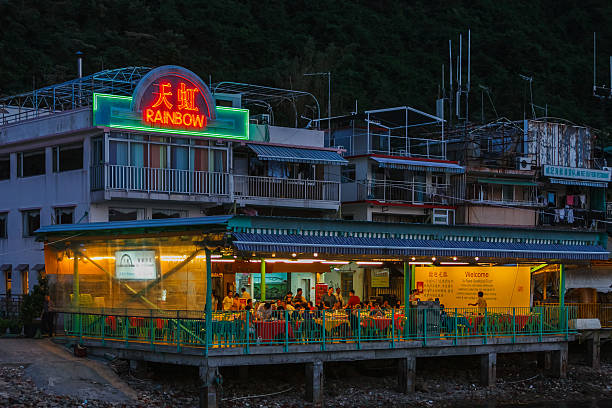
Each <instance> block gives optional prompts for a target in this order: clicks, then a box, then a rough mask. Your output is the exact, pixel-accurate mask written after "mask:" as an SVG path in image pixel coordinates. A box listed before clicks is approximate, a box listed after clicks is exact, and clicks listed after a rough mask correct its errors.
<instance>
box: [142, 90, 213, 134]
mask: <svg viewBox="0 0 612 408" xmlns="http://www.w3.org/2000/svg"><path fill="white" fill-rule="evenodd" d="M157 86H158V88H159V92H154V93H153V94H154V95H156V99H155V102H153V104H152V105H150V106H149V107H148V108H145V109H144V110H143V121H144V122H146V123H150V124H158V125H162V126H170V127H172V126H177V127H183V128H185V127H186V128H195V129H202V128H204V127H205V126H206V124H207V121H208V117H207V116H206V115H203V114H200V107H199V106H198V105H197V104H196V95H197V93H198V92H200V90H199V89H198V88H188V87H187V85H186V84H185V83H184V82H180V83H179V84H178V87H177V91H176V101H174V100H172V99H171V98H170V97H172V96H173V92H172V91H173V90H172V88H173V86H172V83H170V82H162V83H160V84H158V85H157ZM173 102H176V104H175V105H173ZM162 105H163V106H162ZM173 106H176V107H175V108H174V109H173ZM190 111H191V112H190Z"/></svg>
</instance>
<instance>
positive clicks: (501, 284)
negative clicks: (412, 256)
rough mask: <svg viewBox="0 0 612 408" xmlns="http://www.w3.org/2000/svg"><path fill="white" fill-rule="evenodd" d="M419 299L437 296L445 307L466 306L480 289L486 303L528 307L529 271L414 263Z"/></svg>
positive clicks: (510, 268) (511, 268)
mask: <svg viewBox="0 0 612 408" xmlns="http://www.w3.org/2000/svg"><path fill="white" fill-rule="evenodd" d="M415 285H416V287H415V289H417V290H418V291H419V293H418V295H417V298H419V299H420V300H435V299H436V298H438V299H440V303H441V304H443V305H444V306H445V307H447V308H453V307H468V303H476V299H477V297H478V292H479V291H482V292H483V293H484V299H485V300H486V301H487V306H488V307H528V306H529V302H530V271H529V267H525V266H490V267H488V266H454V267H439V266H430V267H417V268H416V270H415Z"/></svg>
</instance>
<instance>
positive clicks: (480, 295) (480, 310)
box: [468, 291, 487, 313]
mask: <svg viewBox="0 0 612 408" xmlns="http://www.w3.org/2000/svg"><path fill="white" fill-rule="evenodd" d="M468 306H478V313H484V311H485V309H486V308H487V301H486V300H485V298H484V293H482V291H480V292H478V298H477V299H476V303H468Z"/></svg>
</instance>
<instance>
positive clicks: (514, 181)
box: [478, 178, 538, 186]
mask: <svg viewBox="0 0 612 408" xmlns="http://www.w3.org/2000/svg"><path fill="white" fill-rule="evenodd" d="M478 182H479V183H481V184H505V185H508V186H537V185H538V183H536V182H535V181H529V180H517V179H504V178H479V179H478Z"/></svg>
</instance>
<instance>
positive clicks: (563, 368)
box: [549, 343, 568, 378]
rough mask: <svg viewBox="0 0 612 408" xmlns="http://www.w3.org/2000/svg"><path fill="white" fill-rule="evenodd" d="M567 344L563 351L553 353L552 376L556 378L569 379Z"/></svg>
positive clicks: (563, 346)
mask: <svg viewBox="0 0 612 408" xmlns="http://www.w3.org/2000/svg"><path fill="white" fill-rule="evenodd" d="M567 354H568V353H567V343H564V344H563V345H562V346H561V350H555V351H553V352H551V361H550V373H549V374H550V376H551V377H556V378H567Z"/></svg>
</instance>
